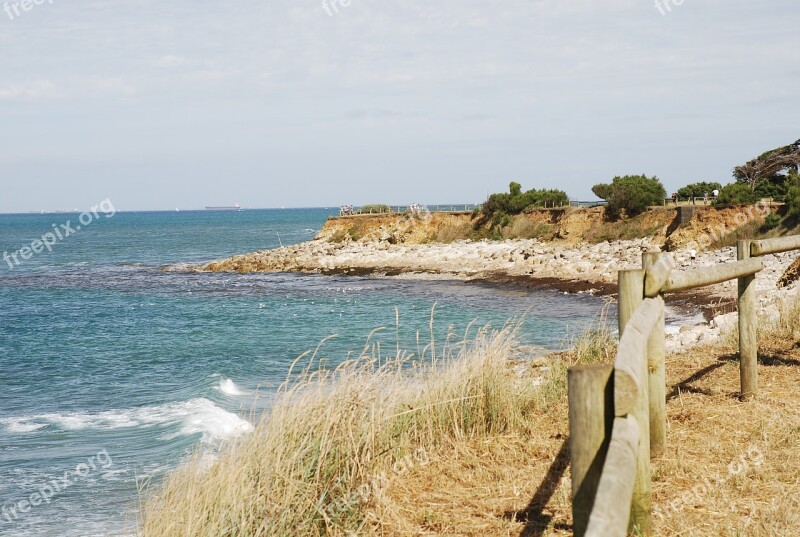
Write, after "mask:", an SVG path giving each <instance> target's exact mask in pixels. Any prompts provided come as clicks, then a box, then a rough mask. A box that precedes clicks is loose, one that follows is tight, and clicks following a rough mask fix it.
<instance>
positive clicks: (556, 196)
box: [473, 181, 569, 229]
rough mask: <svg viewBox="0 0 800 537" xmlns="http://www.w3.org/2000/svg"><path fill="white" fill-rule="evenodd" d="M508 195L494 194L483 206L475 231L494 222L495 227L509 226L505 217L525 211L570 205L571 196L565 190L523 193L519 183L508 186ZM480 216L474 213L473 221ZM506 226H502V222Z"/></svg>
mask: <svg viewBox="0 0 800 537" xmlns="http://www.w3.org/2000/svg"><path fill="white" fill-rule="evenodd" d="M508 191H509V192H508V194H506V193H499V194H492V195H491V196H489V198H488V199H487V200H486V202H485V203H484V204H483V209H482V210H481V217H480V218H479V219H478V220H477V221H476V222H475V229H478V228H479V227H480V226H482V225H484V224H485V223H487V222H490V221H491V222H492V224H493V225H495V226H497V225H508V220H505V219H504V217H505V216H508V215H515V214H520V213H522V212H523V211H525V210H526V209H527V210H532V209H534V208H536V207H545V206H547V207H558V206H561V205H569V196H567V194H566V192H564V191H563V190H555V189H544V188H543V189H541V190H536V189H535V188H534V189H532V190H528V191H527V192H523V191H522V186H521V185H520V184H519V183H516V182H513V181H512V182H511V184H510V185H508ZM477 216H478V215H477V214H476V213H473V219H475V218H476V217H477ZM504 221H505V222H506V223H505V224H501V223H502V222H504Z"/></svg>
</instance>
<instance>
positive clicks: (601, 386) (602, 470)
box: [568, 235, 800, 537]
mask: <svg viewBox="0 0 800 537" xmlns="http://www.w3.org/2000/svg"><path fill="white" fill-rule="evenodd" d="M797 249H800V235H798V236H792V237H784V238H778V239H767V240H759V241H750V240H743V241H739V242H738V249H737V259H738V260H737V261H735V262H733V263H726V264H721V265H715V266H711V267H705V268H699V269H695V270H689V271H675V264H674V261H673V259H672V256H671V255H670V254H668V253H661V252H655V253H646V254H644V255H643V259H642V269H637V270H623V271H620V273H619V328H620V342H619V349H618V351H617V356H616V360H615V363H614V365H613V366H611V365H609V366H604V365H595V366H576V367H572V368H570V370H569V379H568V383H569V423H570V426H569V427H570V440H569V442H570V461H571V462H570V463H571V466H572V510H573V529H574V533H575V535H576V536H578V537H583V536H588V537H623V536H625V535H627V534H628V532H629V531H636V532H638V533H639V534H641V535H649V534H650V533H651V525H652V524H651V522H652V521H651V518H652V514H651V513H652V499H651V496H652V495H651V483H650V459H651V457H657V456H659V455H660V454H662V453H663V452H664V447H665V445H666V441H667V438H666V432H667V421H666V376H665V355H666V352H665V346H664V338H665V335H664V334H665V332H664V294H665V293H673V292H676V291H684V290H687V289H695V288H699V287H704V286H707V285H712V284H716V283H721V282H725V281H728V280H732V279H738V282H739V289H738V308H739V364H740V379H741V397H742V399H748V398H751V397H753V396H755V395H756V393H757V392H758V367H757V354H758V342H757V339H756V328H757V322H758V320H757V314H756V313H757V296H756V285H755V275H756V273H758V272H759V271H761V270H762V269H763V268H764V263H763V261H762V260H761V259H759V257H760V256H764V255H769V254H775V253H779V252H788V251H791V250H797Z"/></svg>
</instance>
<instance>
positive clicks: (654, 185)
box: [592, 175, 667, 219]
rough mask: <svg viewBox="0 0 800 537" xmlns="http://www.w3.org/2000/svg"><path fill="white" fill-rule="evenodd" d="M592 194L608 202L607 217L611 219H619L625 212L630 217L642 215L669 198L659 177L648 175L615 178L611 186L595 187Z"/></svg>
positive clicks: (598, 185) (601, 185)
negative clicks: (649, 208) (652, 206)
mask: <svg viewBox="0 0 800 537" xmlns="http://www.w3.org/2000/svg"><path fill="white" fill-rule="evenodd" d="M592 192H594V194H595V196H597V197H598V198H602V199H604V200H606V201H608V205H607V206H606V216H607V217H608V218H611V219H616V218H619V217H620V216H621V215H622V212H623V211H624V212H625V215H626V216H629V217H631V216H636V215H637V214H641V213H643V212H644V211H646V210H647V208H648V207H649V206H651V205H660V204H661V203H663V201H664V198H666V196H667V192H666V190H664V185H662V184H661V181H660V180H659V179H658V177H655V176H654V177H647V176H646V175H625V176H623V177H614V179H612V180H611V183H610V184H602V183H601V184H597V185H594V186H593V187H592Z"/></svg>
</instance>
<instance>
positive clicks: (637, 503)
mask: <svg viewBox="0 0 800 537" xmlns="http://www.w3.org/2000/svg"><path fill="white" fill-rule="evenodd" d="M644 278H645V271H644V270H641V269H639V270H621V271H619V296H618V297H617V300H618V303H619V327H620V330H619V333H620V337H622V334H623V333H624V331H625V327H626V326H627V324H628V321H629V320H630V319H631V317H632V316H633V314H634V312H635V311H636V308H638V307H639V304H641V303H642V302H643V301H644ZM641 359H642V360H647V357H646V356H642V357H641ZM642 370H643V371H644V372H645V374H644V378H642V379H639V380H640V386H642V387H643V388H644V389H643V390H642V392H641V393H640V394H639V398H638V400H637V401H636V406H635V407H634V409H633V411H632V412H631V415H632V416H633V417H634V418H636V421H637V423H638V424H639V429H640V432H641V437H640V439H639V452H638V455H637V461H636V482H635V483H634V486H633V503H632V505H631V519H630V529H631V531H638V532H639V534H640V535H650V532H651V529H652V519H651V514H652V513H651V511H652V489H651V485H650V472H651V470H650V402H649V399H650V397H649V388H648V387H647V385H648V378H647V377H648V375H647V368H642Z"/></svg>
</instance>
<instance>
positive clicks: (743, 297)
mask: <svg viewBox="0 0 800 537" xmlns="http://www.w3.org/2000/svg"><path fill="white" fill-rule="evenodd" d="M750 243H751V241H749V240H740V241H738V243H737V245H736V247H737V251H736V257H737V259H739V261H742V260H745V259H750ZM757 300H758V296H757V293H756V277H755V274H753V275H750V276H745V277H743V278H739V374H740V377H741V383H742V399H744V400H746V399H750V398H751V397H753V396H755V395H756V393H758V336H757V326H758V315H757V312H756V302H757Z"/></svg>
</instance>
